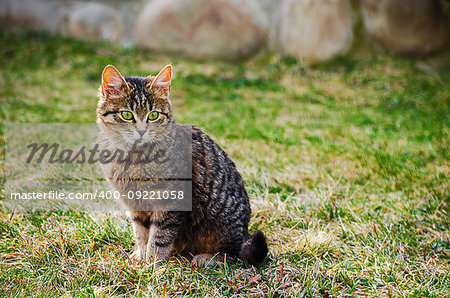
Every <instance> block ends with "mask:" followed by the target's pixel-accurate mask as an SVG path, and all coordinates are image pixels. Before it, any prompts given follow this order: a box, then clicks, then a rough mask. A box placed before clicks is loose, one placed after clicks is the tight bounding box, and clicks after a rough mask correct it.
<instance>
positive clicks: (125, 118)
mask: <svg viewBox="0 0 450 298" xmlns="http://www.w3.org/2000/svg"><path fill="white" fill-rule="evenodd" d="M172 76H173V68H172V66H171V65H167V66H166V67H164V68H163V69H162V70H161V71H160V72H159V74H158V75H156V76H151V75H150V76H147V77H123V76H122V74H121V73H120V72H119V71H118V70H117V69H116V68H115V67H114V66H112V65H108V66H106V67H105V69H104V71H103V73H102V83H101V86H100V87H99V93H98V97H99V102H98V106H97V123H105V124H109V123H127V124H128V125H129V126H130V127H131V129H129V130H127V131H125V132H120V133H117V134H115V135H114V136H112V135H108V133H106V135H104V136H103V138H102V139H101V141H100V142H101V143H103V145H105V146H110V147H114V146H119V145H120V146H124V147H126V144H128V146H129V145H130V144H131V143H132V142H135V141H137V140H141V139H145V140H152V139H158V138H163V137H164V136H163V134H164V133H162V132H155V131H153V130H152V125H153V126H154V124H160V125H162V126H164V125H167V124H170V125H171V126H173V127H176V128H179V129H178V131H184V133H186V130H185V129H182V127H181V125H180V124H178V123H176V122H175V120H174V118H173V114H172V104H171V101H170V99H169V95H170V88H171V81H172ZM189 133H191V134H192V144H191V152H192V165H191V166H192V168H191V171H192V174H191V176H192V211H164V210H163V211H161V210H154V211H142V210H139V209H138V208H135V207H136V206H133V205H132V204H131V205H130V204H128V209H129V212H128V213H129V216H130V218H131V221H132V225H133V230H134V235H135V240H136V246H137V249H136V251H135V252H133V254H132V257H133V258H138V259H144V260H146V261H152V260H154V261H158V262H159V261H165V260H167V259H168V258H169V257H171V256H175V255H181V256H186V257H188V258H190V257H192V262H193V264H195V265H211V264H216V261H218V262H220V261H223V259H224V258H225V257H226V258H229V259H231V260H238V259H239V260H241V261H243V262H244V263H246V264H250V265H254V266H258V265H260V264H261V263H262V262H263V261H264V260H265V258H266V256H267V254H268V247H267V242H266V238H265V236H264V234H263V233H262V232H261V231H256V232H254V233H253V234H249V232H248V223H249V221H250V216H251V209H250V203H249V199H248V195H247V192H246V190H245V188H244V184H243V181H242V178H241V175H240V174H239V172H238V171H237V169H236V166H235V164H234V163H233V161H231V159H230V158H229V157H228V155H227V154H226V153H225V151H224V150H223V149H222V148H221V147H220V146H219V145H218V144H217V143H215V142H214V141H213V140H212V139H211V138H210V137H209V136H208V135H207V134H205V133H203V132H202V131H201V130H199V129H197V128H195V127H192V129H191V130H190V131H189ZM190 137H191V136H190ZM117 138H119V140H117ZM120 138H122V139H120ZM124 144H125V145H124ZM137 167H145V165H144V166H142V165H131V169H130V170H131V172H133V171H136V172H139V169H138V168H137ZM120 172H121V168H120V166H117V165H112V166H110V167H109V168H108V167H106V170H105V174H106V175H107V178H108V179H109V180H110V181H111V183H112V184H113V186H114V187H115V189H116V190H118V191H119V192H120V193H126V192H127V191H129V190H130V189H133V190H134V191H136V190H139V189H140V188H141V187H142V188H148V187H149V185H151V183H150V182H149V181H145V179H144V181H139V182H136V181H135V183H134V184H133V187H129V184H128V186H127V184H124V183H122V184H121V183H120V182H119V181H118V180H117V179H116V180H115V179H111V177H113V176H114V175H115V176H116V177H117V176H120V174H121V173H120ZM133 173H134V172H133ZM130 179H131V180H133V178H132V177H130ZM214 257H215V258H214Z"/></svg>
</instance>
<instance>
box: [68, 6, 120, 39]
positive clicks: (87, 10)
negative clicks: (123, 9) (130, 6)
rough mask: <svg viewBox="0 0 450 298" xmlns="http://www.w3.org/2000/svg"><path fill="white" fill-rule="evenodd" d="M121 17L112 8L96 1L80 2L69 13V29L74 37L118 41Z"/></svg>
mask: <svg viewBox="0 0 450 298" xmlns="http://www.w3.org/2000/svg"><path fill="white" fill-rule="evenodd" d="M122 23H123V22H122V17H121V15H120V13H119V12H117V11H116V10H115V9H114V8H112V7H110V6H108V5H105V4H102V3H97V2H87V3H83V2H81V3H80V4H79V5H77V6H75V7H74V8H73V10H72V11H71V12H70V13H69V30H70V33H71V35H73V36H74V37H76V38H79V39H84V40H90V41H100V40H108V41H114V42H117V41H120V40H121V38H122V35H123V31H124V29H123V24H122Z"/></svg>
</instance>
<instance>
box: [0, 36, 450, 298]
mask: <svg viewBox="0 0 450 298" xmlns="http://www.w3.org/2000/svg"><path fill="white" fill-rule="evenodd" d="M0 45H1V47H0V53H1V54H0V65H1V70H0V101H1V102H0V118H1V119H2V123H9V122H71V123H78V122H93V121H94V119H95V108H96V101H97V100H96V89H97V87H98V85H99V83H100V74H101V71H102V70H103V68H104V66H105V65H107V64H110V63H112V64H114V65H116V66H117V67H118V68H119V69H120V71H121V72H122V73H124V74H125V75H148V74H150V73H152V74H154V73H157V72H158V71H159V70H160V69H161V68H162V67H163V66H164V65H165V64H167V63H173V65H174V67H175V78H174V80H173V86H172V102H173V108H174V115H175V117H176V119H177V120H178V121H179V122H184V123H193V124H195V125H196V126H198V127H199V128H201V129H202V130H204V131H205V132H207V133H208V134H209V135H211V136H212V137H213V138H214V139H215V140H216V141H217V142H218V143H219V144H220V145H221V146H222V147H223V148H225V150H226V151H227V152H228V153H229V155H230V156H231V157H232V159H233V160H234V161H235V163H236V164H237V167H238V169H239V171H240V172H241V174H242V176H243V179H244V182H245V184H246V187H247V190H248V192H249V195H250V200H251V203H252V209H253V217H252V221H251V224H250V230H255V229H262V230H263V231H264V233H265V234H266V235H267V238H268V241H269V244H270V258H269V259H268V261H267V262H266V263H265V264H264V265H262V266H261V267H260V268H242V267H240V266H235V265H230V264H224V265H222V266H219V267H216V268H213V269H199V268H192V267H191V266H190V265H188V264H187V263H186V261H185V260H180V259H177V260H174V261H172V262H170V263H167V264H165V265H162V266H154V265H152V264H147V265H146V264H135V265H133V264H132V262H131V261H130V260H129V259H128V256H129V254H130V253H131V252H132V250H133V245H134V244H133V237H132V230H131V226H130V222H129V220H128V219H127V217H126V216H125V215H123V214H120V213H95V212H92V213H86V212H84V213H80V212H76V211H71V212H52V213H50V212H35V213H20V214H12V213H11V212H8V211H7V210H5V208H4V207H1V205H0V235H1V237H0V253H1V259H0V295H2V296H4V295H5V296H28V295H36V294H37V295H39V296H49V295H52V296H61V295H64V296H66V297H67V296H98V297H102V296H110V295H136V296H147V295H157V296H162V295H205V294H211V295H260V296H266V295H267V296H279V295H290V296H307V297H312V296H323V297H329V296H389V297H403V296H412V297H445V296H449V295H450V286H449V280H450V270H449V258H450V234H449V225H450V222H449V212H450V208H449V201H450V200H449V179H448V177H449V173H450V171H449V170H450V163H449V153H448V148H449V124H450V119H449V101H450V72H449V71H448V70H445V69H443V70H436V71H431V72H423V71H421V70H418V69H417V68H416V67H415V64H414V61H411V60H405V59H399V58H393V57H391V56H387V55H384V54H377V53H355V54H354V55H352V56H345V57H340V58H337V59H335V60H333V61H331V62H327V63H323V64H319V65H315V66H310V67H308V66H305V65H303V64H301V63H298V62H296V61H293V60H289V59H288V60H281V61H280V60H279V59H276V58H273V57H264V58H263V57H259V58H254V59H252V60H250V61H247V62H243V63H241V64H227V63H224V62H219V61H208V62H195V61H189V60H186V59H182V58H175V57H167V56H164V55H160V54H155V53H151V52H148V51H144V50H140V49H136V48H129V49H121V48H117V47H115V46H111V45H108V44H94V43H85V42H80V41H74V40H71V39H64V38H61V37H50V36H48V35H45V34H40V33H30V32H26V31H21V30H14V31H13V30H7V29H4V28H3V29H0ZM0 129H1V131H0V134H1V136H3V135H4V126H3V125H2V126H1V128H0ZM1 144H2V146H1V152H2V153H1V154H2V156H4V141H2V143H1ZM2 171H3V170H2Z"/></svg>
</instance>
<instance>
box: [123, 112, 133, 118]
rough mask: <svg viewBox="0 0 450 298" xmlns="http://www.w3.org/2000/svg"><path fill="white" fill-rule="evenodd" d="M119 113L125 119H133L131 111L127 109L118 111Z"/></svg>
mask: <svg viewBox="0 0 450 298" xmlns="http://www.w3.org/2000/svg"><path fill="white" fill-rule="evenodd" d="M120 115H122V118H123V119H125V120H131V119H133V113H131V112H129V111H123V112H121V113H120Z"/></svg>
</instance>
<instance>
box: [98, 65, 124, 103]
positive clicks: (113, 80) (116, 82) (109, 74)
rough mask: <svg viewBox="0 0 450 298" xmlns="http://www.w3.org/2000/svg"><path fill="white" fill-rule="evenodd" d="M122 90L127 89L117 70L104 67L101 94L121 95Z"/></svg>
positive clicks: (112, 67)
mask: <svg viewBox="0 0 450 298" xmlns="http://www.w3.org/2000/svg"><path fill="white" fill-rule="evenodd" d="M124 88H127V82H126V81H125V79H124V77H123V76H122V75H121V74H120V72H119V71H118V70H117V68H115V67H114V66H112V65H108V66H106V67H105V69H104V70H103V73H102V94H103V95H104V96H106V95H107V94H112V93H115V94H123V91H124Z"/></svg>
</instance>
